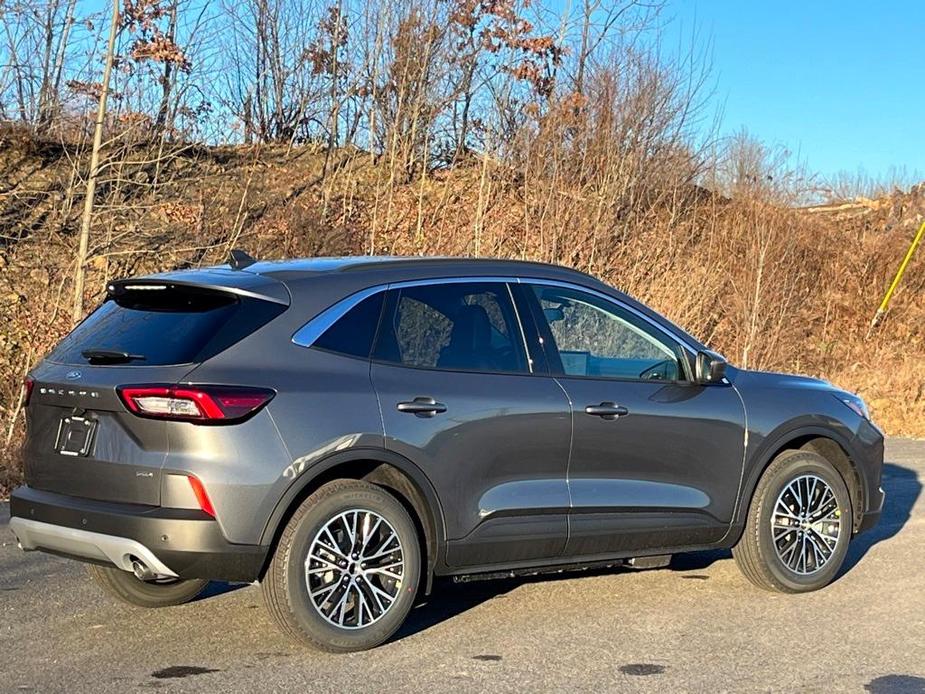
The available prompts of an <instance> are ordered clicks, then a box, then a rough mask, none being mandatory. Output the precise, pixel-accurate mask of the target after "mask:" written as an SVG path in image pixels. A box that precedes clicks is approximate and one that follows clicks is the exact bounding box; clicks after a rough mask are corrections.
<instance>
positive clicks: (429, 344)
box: [375, 282, 528, 373]
mask: <svg viewBox="0 0 925 694" xmlns="http://www.w3.org/2000/svg"><path fill="white" fill-rule="evenodd" d="M388 306H389V308H387V309H386V315H385V316H383V321H382V328H381V330H380V331H379V339H378V342H377V345H376V351H375V357H376V358H377V359H380V360H382V361H388V362H392V363H396V364H402V365H404V366H414V367H418V368H425V369H446V370H452V371H481V372H515V373H516V372H527V370H528V369H527V365H526V363H527V362H526V358H525V356H524V349H523V340H522V339H521V336H520V328H519V326H518V325H517V319H516V315H515V313H514V307H513V305H512V303H511V298H510V294H509V292H508V289H507V285H505V284H502V283H494V282H473V283H452V282H451V283H447V284H430V285H422V286H419V287H409V288H406V289H398V290H394V291H393V294H392V296H391V297H390V301H389V304H388Z"/></svg>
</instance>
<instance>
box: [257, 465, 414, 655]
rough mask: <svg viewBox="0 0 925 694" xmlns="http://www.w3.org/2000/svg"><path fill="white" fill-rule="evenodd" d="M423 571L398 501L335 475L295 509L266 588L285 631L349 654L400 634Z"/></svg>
mask: <svg viewBox="0 0 925 694" xmlns="http://www.w3.org/2000/svg"><path fill="white" fill-rule="evenodd" d="M420 576H421V550H420V545H419V542H418V536H417V531H416V529H415V526H414V522H413V521H412V520H411V517H410V516H409V515H408V512H407V511H406V510H405V508H404V507H403V506H402V505H401V503H399V501H398V500H397V499H395V497H393V496H392V495H390V494H389V493H388V492H386V491H384V490H383V489H382V488H380V487H377V486H375V485H372V484H369V483H367V482H361V481H357V480H336V481H334V482H329V483H328V484H325V485H323V486H322V487H320V488H319V489H318V490H317V491H316V492H315V493H314V494H312V495H311V496H309V497H308V498H307V499H306V500H305V501H304V502H303V503H302V505H301V506H299V508H298V509H297V510H296V512H295V514H293V516H292V518H291V519H290V521H289V523H288V524H287V525H286V528H285V529H284V530H283V534H282V536H281V537H280V540H279V544H278V546H277V548H276V552H275V553H274V555H273V559H272V561H271V562H270V567H269V569H268V570H267V574H266V576H265V577H264V580H263V582H262V583H261V588H262V590H263V595H264V599H265V601H266V604H267V608H268V610H269V612H270V614H271V615H272V616H273V618H274V619H275V620H276V622H277V623H278V624H279V626H280V627H281V628H282V629H283V631H284V632H285V633H287V634H288V635H289V636H291V637H293V638H295V639H296V640H299V641H302V642H303V643H306V644H309V645H311V646H314V647H316V648H320V649H323V650H327V651H334V652H346V651H358V650H364V649H367V648H373V647H375V646H378V645H379V644H381V643H383V642H384V641H386V640H387V639H388V638H389V637H390V636H392V634H394V633H395V631H396V630H397V629H398V628H399V627H400V626H401V624H402V622H404V621H405V617H406V616H407V615H408V611H409V610H410V609H411V607H412V605H413V604H414V600H415V596H416V593H417V587H418V583H419V580H420Z"/></svg>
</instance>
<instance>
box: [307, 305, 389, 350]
mask: <svg viewBox="0 0 925 694" xmlns="http://www.w3.org/2000/svg"><path fill="white" fill-rule="evenodd" d="M384 297H385V292H379V293H378V294H374V295H373V296H370V297H367V298H366V299H364V300H363V301H361V302H360V303H358V304H357V305H356V306H354V307H353V308H352V309H350V310H349V311H347V313H345V314H344V315H343V316H341V317H340V318H339V319H338V321H337V322H336V323H334V325H332V326H331V327H330V328H328V329H327V330H325V331H324V332H323V333H322V334H321V337H319V338H318V339H317V340H315V342H314V344H313V345H312V347H317V348H318V349H324V350H327V351H329V352H337V353H338V354H346V355H348V356H351V357H362V358H363V359H367V358H369V353H370V352H371V351H372V347H373V340H374V339H375V337H376V327H377V326H378V325H379V314H380V313H381V312H382V302H383V299H384Z"/></svg>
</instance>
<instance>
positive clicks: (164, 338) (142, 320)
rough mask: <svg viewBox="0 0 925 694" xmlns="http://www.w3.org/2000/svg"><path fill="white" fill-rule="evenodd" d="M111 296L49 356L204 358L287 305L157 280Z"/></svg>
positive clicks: (137, 361) (60, 359)
mask: <svg viewBox="0 0 925 694" xmlns="http://www.w3.org/2000/svg"><path fill="white" fill-rule="evenodd" d="M154 286H156V287H158V288H156V289H130V290H124V291H121V292H119V293H118V295H116V296H110V297H109V298H108V299H107V300H106V301H105V302H103V304H102V305H101V306H100V307H99V308H98V309H96V311H94V312H93V313H91V314H90V315H89V316H87V318H86V319H85V320H84V321H83V322H82V323H80V325H78V326H77V327H76V328H74V330H73V331H72V332H71V333H70V334H69V335H68V336H67V337H65V338H64V339H63V340H62V341H61V342H60V343H59V344H58V346H57V347H56V348H55V349H54V350H53V351H52V352H51V354H49V355H48V359H49V361H52V362H57V363H59V364H86V363H87V362H88V361H89V359H88V358H87V357H85V356H84V354H83V353H84V352H86V351H91V350H92V351H104V352H124V353H126V354H129V355H132V356H133V357H138V358H132V359H130V360H127V361H125V362H124V363H123V364H121V365H126V366H164V365H168V364H190V363H199V362H202V361H205V360H206V359H208V358H210V357H212V356H214V355H216V354H218V353H219V352H221V351H223V350H225V349H227V348H228V347H230V346H231V345H233V344H235V343H236V342H238V341H239V340H241V339H243V338H244V337H246V336H247V335H250V334H251V333H252V332H254V331H255V330H257V329H258V328H260V327H262V326H263V325H265V324H266V323H268V322H269V321H271V320H272V319H273V318H275V317H276V316H278V315H279V314H280V313H282V312H283V311H285V310H286V307H285V306H283V305H281V304H276V303H273V302H269V301H263V300H261V299H252V298H248V297H239V296H236V295H234V294H229V293H226V292H219V291H213V290H207V289H201V288H196V287H181V286H177V285H167V286H165V285H154Z"/></svg>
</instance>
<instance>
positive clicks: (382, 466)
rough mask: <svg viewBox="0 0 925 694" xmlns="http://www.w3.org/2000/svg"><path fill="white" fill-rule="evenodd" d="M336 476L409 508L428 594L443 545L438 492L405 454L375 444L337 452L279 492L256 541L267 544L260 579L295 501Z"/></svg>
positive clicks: (444, 533)
mask: <svg viewBox="0 0 925 694" xmlns="http://www.w3.org/2000/svg"><path fill="white" fill-rule="evenodd" d="M336 479H356V480H364V481H366V482H370V483H371V484H375V485H378V486H380V487H383V488H384V489H386V490H387V491H388V492H389V493H391V494H392V495H393V496H395V497H396V498H397V499H398V501H399V502H401V503H402V505H403V506H404V507H405V509H406V510H407V511H408V514H409V515H410V516H411V519H412V520H413V521H414V523H415V527H416V528H417V530H418V534H419V536H420V539H421V540H422V541H423V547H424V550H425V552H426V560H427V561H426V568H427V570H426V572H424V590H425V593H430V590H431V587H432V583H433V575H434V567H435V566H436V564H437V562H438V558H439V557H441V556H442V554H443V551H444V548H445V546H446V531H445V525H444V519H443V509H442V506H441V504H440V500H439V498H438V496H437V492H436V490H435V489H434V487H433V485H432V484H431V482H430V480H429V479H428V478H427V476H426V475H425V474H424V473H423V471H421V469H420V468H419V467H418V466H417V465H415V464H414V463H413V462H411V461H410V460H408V459H407V458H405V457H403V456H401V455H398V454H397V453H394V452H393V451H388V450H385V449H378V448H355V449H350V450H348V451H340V452H337V453H334V454H332V455H330V456H328V457H327V458H324V459H322V460H320V461H318V462H316V463H315V464H313V465H312V466H311V467H309V468H308V469H307V470H306V471H305V472H304V473H303V474H302V475H300V476H299V477H298V478H297V479H296V481H295V482H293V483H292V484H291V485H290V486H289V488H288V489H287V490H286V492H285V494H283V496H282V498H281V499H280V500H279V502H277V504H276V507H275V508H274V509H273V513H272V514H270V518H269V520H268V521H267V524H266V527H265V528H264V531H263V534H262V536H261V544H262V545H264V546H267V547H269V551H268V552H267V558H266V561H265V562H264V565H263V566H262V567H261V570H260V574H259V578H260V579H261V580H262V579H263V577H264V575H265V574H266V570H267V567H268V566H269V563H270V560H271V559H272V557H273V553H274V552H275V551H276V546H277V543H278V542H279V537H280V534H281V533H282V531H283V529H284V528H285V527H286V524H287V523H288V522H289V519H290V518H291V517H292V514H293V513H295V510H296V509H297V508H298V507H299V505H300V504H301V503H302V502H303V501H304V500H305V499H306V498H308V497H309V496H310V495H311V494H312V493H313V492H314V491H315V490H316V489H318V488H319V487H321V486H322V485H323V484H325V483H327V482H331V481H333V480H336Z"/></svg>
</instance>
